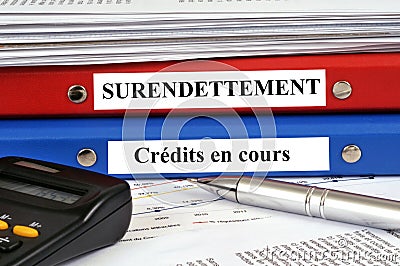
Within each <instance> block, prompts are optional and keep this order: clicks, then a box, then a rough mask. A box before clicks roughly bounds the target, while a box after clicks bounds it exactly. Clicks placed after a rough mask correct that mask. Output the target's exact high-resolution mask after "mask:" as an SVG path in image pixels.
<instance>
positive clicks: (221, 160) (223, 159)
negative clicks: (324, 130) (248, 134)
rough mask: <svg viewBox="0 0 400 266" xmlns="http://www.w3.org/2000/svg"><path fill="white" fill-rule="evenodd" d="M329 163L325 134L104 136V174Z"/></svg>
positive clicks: (308, 167) (307, 167) (318, 167)
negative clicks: (169, 137)
mask: <svg viewBox="0 0 400 266" xmlns="http://www.w3.org/2000/svg"><path fill="white" fill-rule="evenodd" d="M310 151H312V152H311V153H310ZM329 169H330V165H329V138H328V137H310V138H250V139H196V140H146V141H109V142H108V173H109V174H157V173H209V172H216V173H221V172H224V173H229V172H231V173H232V172H236V173H242V172H268V171H269V172H275V171H285V172H291V171H328V170H329Z"/></svg>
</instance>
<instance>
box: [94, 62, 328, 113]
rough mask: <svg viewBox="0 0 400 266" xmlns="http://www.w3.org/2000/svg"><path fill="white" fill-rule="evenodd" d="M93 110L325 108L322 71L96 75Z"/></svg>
mask: <svg viewBox="0 0 400 266" xmlns="http://www.w3.org/2000/svg"><path fill="white" fill-rule="evenodd" d="M93 84H94V109H95V110H118V109H142V110H143V109H147V110H149V109H187V108H195V109H196V108H258V107H302V106H304V107H307V106H326V78H325V70H322V69H313V70H268V71H264V70H262V71H261V70H259V71H208V72H156V73H154V72H147V73H95V74H93Z"/></svg>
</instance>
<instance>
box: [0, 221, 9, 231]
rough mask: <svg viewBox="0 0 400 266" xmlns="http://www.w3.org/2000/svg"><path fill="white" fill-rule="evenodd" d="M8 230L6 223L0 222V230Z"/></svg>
mask: <svg viewBox="0 0 400 266" xmlns="http://www.w3.org/2000/svg"><path fill="white" fill-rule="evenodd" d="M7 229H8V223H6V222H4V221H2V220H0V230H7Z"/></svg>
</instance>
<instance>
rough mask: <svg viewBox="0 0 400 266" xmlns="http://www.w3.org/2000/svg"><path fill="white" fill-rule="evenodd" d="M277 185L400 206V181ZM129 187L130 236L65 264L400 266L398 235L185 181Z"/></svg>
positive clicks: (311, 180)
mask: <svg viewBox="0 0 400 266" xmlns="http://www.w3.org/2000/svg"><path fill="white" fill-rule="evenodd" d="M280 180H284V181H288V182H295V183H299V184H305V185H315V186H319V187H326V188H333V189H337V190H342V191H349V192H356V193H361V194H366V195H373V196H378V197H386V198H391V199H397V200H400V195H399V194H398V189H399V187H400V180H399V179H398V177H351V178H350V177H349V178H346V177H326V178H286V179H282V178H281V179H280ZM130 184H131V187H132V195H133V205H134V209H133V213H132V222H131V226H130V228H129V230H128V232H127V234H126V235H125V237H124V238H123V239H122V240H121V241H120V242H119V243H117V244H116V245H114V246H111V247H107V248H104V249H101V250H98V251H95V252H92V253H90V254H87V255H84V256H81V257H79V258H77V259H74V260H71V261H68V262H66V263H64V264H62V265H64V266H65V265H69V266H74V265H112V264H116V265H117V264H118V265H127V266H128V265H133V264H134V265H176V266H177V265H193V266H194V265H196V266H200V265H201V266H204V265H207V266H208V265H399V264H400V232H396V231H384V230H378V229H373V228H368V227H363V226H358V225H351V224H346V223H340V222H334V221H327V220H323V219H319V218H312V217H307V216H302V215H297V214H289V213H283V212H279V211H273V210H268V209H262V208H257V207H251V206H246V205H241V204H236V203H233V202H230V201H227V200H222V199H218V198H215V196H214V195H212V194H211V193H208V192H206V191H204V190H202V189H199V188H197V187H195V186H193V185H192V184H190V183H189V182H187V181H185V180H141V181H138V182H134V181H132V182H131V183H130Z"/></svg>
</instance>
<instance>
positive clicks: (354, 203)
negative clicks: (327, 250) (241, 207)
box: [189, 176, 400, 230]
mask: <svg viewBox="0 0 400 266" xmlns="http://www.w3.org/2000/svg"><path fill="white" fill-rule="evenodd" d="M189 181H190V182H192V183H194V184H197V185H198V186H199V187H200V188H203V189H205V190H207V191H209V192H212V193H214V194H216V195H218V196H220V197H222V198H225V199H228V200H231V201H234V202H238V203H242V204H247V205H252V206H258V207H263V208H268V209H273V210H279V211H284V212H291V213H296V214H302V215H308V216H312V217H318V218H323V219H327V220H334V221H339V222H345V223H351V224H358V225H363V226H369V227H374V228H380V229H386V230H393V229H399V228H400V201H395V200H389V199H383V198H377V197H371V196H365V195H361V194H354V193H348V192H343V191H338V190H332V189H324V188H318V187H314V186H305V185H299V184H294V183H288V182H283V181H277V180H271V179H259V178H250V177H244V176H243V177H218V178H199V179H189Z"/></svg>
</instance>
